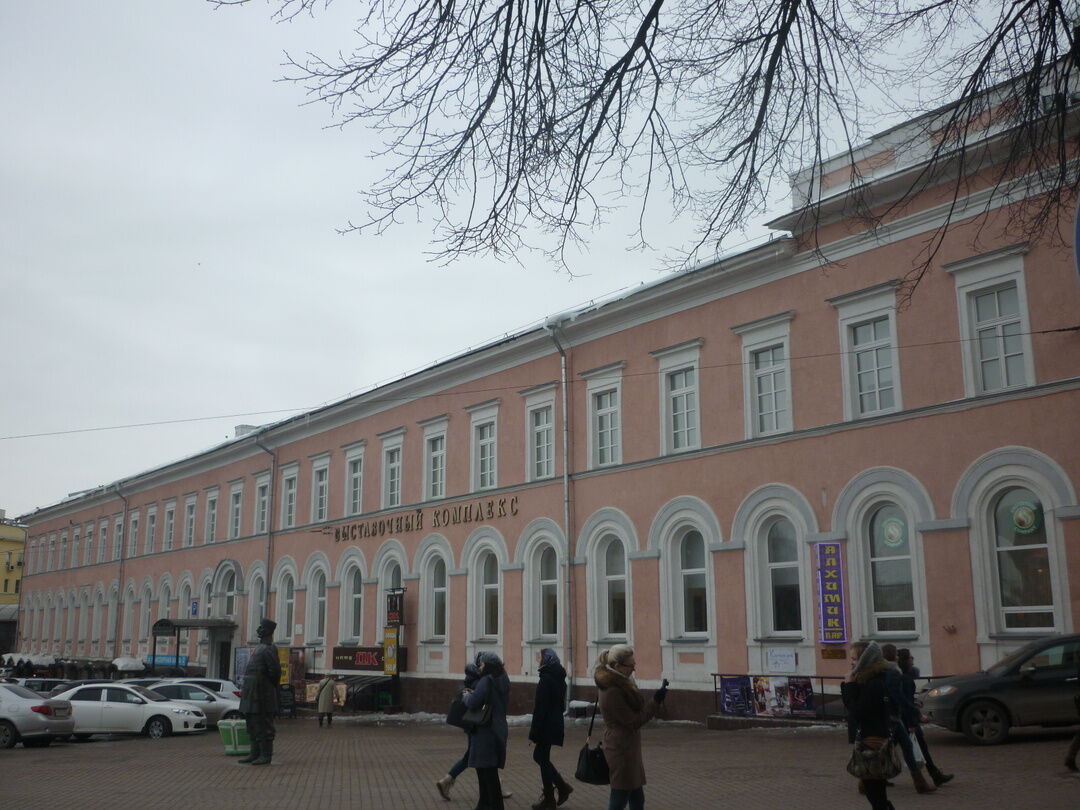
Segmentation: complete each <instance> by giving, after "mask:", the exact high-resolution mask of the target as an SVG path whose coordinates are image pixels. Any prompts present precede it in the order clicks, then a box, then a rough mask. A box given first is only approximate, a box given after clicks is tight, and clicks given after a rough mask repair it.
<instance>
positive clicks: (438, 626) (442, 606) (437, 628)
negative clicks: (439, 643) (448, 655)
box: [431, 591, 446, 636]
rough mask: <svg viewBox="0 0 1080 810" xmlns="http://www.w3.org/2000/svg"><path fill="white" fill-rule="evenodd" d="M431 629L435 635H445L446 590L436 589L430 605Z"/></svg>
mask: <svg viewBox="0 0 1080 810" xmlns="http://www.w3.org/2000/svg"><path fill="white" fill-rule="evenodd" d="M431 623H432V627H431V631H432V633H433V634H434V635H436V636H445V635H446V591H436V592H435V601H434V604H433V605H432V617H431Z"/></svg>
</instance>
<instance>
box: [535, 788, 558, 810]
mask: <svg viewBox="0 0 1080 810" xmlns="http://www.w3.org/2000/svg"><path fill="white" fill-rule="evenodd" d="M530 806H531V807H532V810H555V788H549V787H548V788H544V792H543V793H541V794H540V801H538V802H537V803H536V804H533V805H530Z"/></svg>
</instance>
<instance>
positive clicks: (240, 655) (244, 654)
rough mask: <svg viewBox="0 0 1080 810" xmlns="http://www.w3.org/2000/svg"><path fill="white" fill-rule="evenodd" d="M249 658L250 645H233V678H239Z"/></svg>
mask: <svg viewBox="0 0 1080 810" xmlns="http://www.w3.org/2000/svg"><path fill="white" fill-rule="evenodd" d="M250 658H251V648H250V647H233V678H235V679H236V680H241V679H243V677H244V670H246V669H247V665H248V660H249V659H250Z"/></svg>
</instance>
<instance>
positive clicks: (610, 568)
mask: <svg viewBox="0 0 1080 810" xmlns="http://www.w3.org/2000/svg"><path fill="white" fill-rule="evenodd" d="M601 559H602V560H603V570H602V572H601V583H602V585H601V587H602V598H601V605H600V609H601V616H600V631H601V632H602V633H603V634H604V635H605V636H607V637H620V636H625V635H626V549H625V548H624V547H623V543H622V540H620V539H619V538H618V537H615V536H614V535H609V536H608V537H607V538H605V540H604V541H603V547H602V557H601Z"/></svg>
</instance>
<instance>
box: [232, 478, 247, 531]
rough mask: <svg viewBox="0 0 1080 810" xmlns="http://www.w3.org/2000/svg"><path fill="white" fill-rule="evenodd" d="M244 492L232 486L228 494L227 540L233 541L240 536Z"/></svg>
mask: <svg viewBox="0 0 1080 810" xmlns="http://www.w3.org/2000/svg"><path fill="white" fill-rule="evenodd" d="M243 507H244V492H243V490H242V489H241V488H240V487H239V486H234V487H233V488H232V490H230V492H229V539H230V540H235V539H236V538H237V537H239V536H240V518H241V515H242V514H243Z"/></svg>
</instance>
